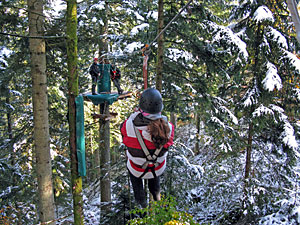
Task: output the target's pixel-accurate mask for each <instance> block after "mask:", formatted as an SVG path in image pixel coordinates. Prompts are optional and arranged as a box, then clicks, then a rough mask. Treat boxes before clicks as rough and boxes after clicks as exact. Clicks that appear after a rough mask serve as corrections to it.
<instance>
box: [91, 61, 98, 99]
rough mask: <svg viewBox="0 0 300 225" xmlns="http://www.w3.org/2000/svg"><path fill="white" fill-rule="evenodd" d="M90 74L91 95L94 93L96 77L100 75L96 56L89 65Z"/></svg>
mask: <svg viewBox="0 0 300 225" xmlns="http://www.w3.org/2000/svg"><path fill="white" fill-rule="evenodd" d="M90 74H91V76H92V95H96V94H97V93H96V85H97V81H98V77H99V75H100V69H99V66H98V58H94V62H93V64H92V65H91V67H90Z"/></svg>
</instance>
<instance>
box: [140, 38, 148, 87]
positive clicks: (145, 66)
mask: <svg viewBox="0 0 300 225" xmlns="http://www.w3.org/2000/svg"><path fill="white" fill-rule="evenodd" d="M148 48H149V45H148V44H146V45H145V47H144V48H143V49H142V55H143V56H144V61H143V79H144V90H146V89H147V88H148V58H149V57H148V55H149V49H148Z"/></svg>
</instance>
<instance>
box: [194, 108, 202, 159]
mask: <svg viewBox="0 0 300 225" xmlns="http://www.w3.org/2000/svg"><path fill="white" fill-rule="evenodd" d="M195 116H196V129H197V135H196V137H197V140H196V144H195V149H194V152H195V154H199V153H200V123H201V121H200V115H199V113H196V115H195Z"/></svg>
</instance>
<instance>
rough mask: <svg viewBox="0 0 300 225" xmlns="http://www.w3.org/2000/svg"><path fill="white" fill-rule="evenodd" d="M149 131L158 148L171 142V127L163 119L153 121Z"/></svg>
mask: <svg viewBox="0 0 300 225" xmlns="http://www.w3.org/2000/svg"><path fill="white" fill-rule="evenodd" d="M148 131H149V133H150V135H151V139H152V141H153V143H154V145H155V147H156V148H160V147H161V146H163V145H165V144H166V143H167V142H168V140H169V133H170V127H169V125H168V123H167V122H166V121H165V120H164V119H162V118H161V119H157V120H153V121H151V122H150V124H149V125H148Z"/></svg>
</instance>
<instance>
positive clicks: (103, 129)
mask: <svg viewBox="0 0 300 225" xmlns="http://www.w3.org/2000/svg"><path fill="white" fill-rule="evenodd" d="M107 11H108V4H107V2H105V15H103V21H104V26H103V27H102V34H101V35H103V36H105V37H106V35H107V33H108V18H107V14H106V12H107ZM107 52H108V43H107V39H106V38H103V39H101V42H100V45H99V55H100V56H101V55H103V54H104V53H107ZM101 113H103V114H105V115H107V116H109V105H108V104H107V103H105V104H100V114H101ZM99 123H100V128H99V129H100V130H99V134H100V135H99V136H100V142H99V143H100V144H99V152H100V178H101V181H100V189H101V197H100V202H102V203H105V205H104V206H103V207H101V209H102V210H109V206H108V205H106V203H109V202H111V190H110V187H111V184H110V121H109V120H107V121H106V120H100V122H99Z"/></svg>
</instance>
